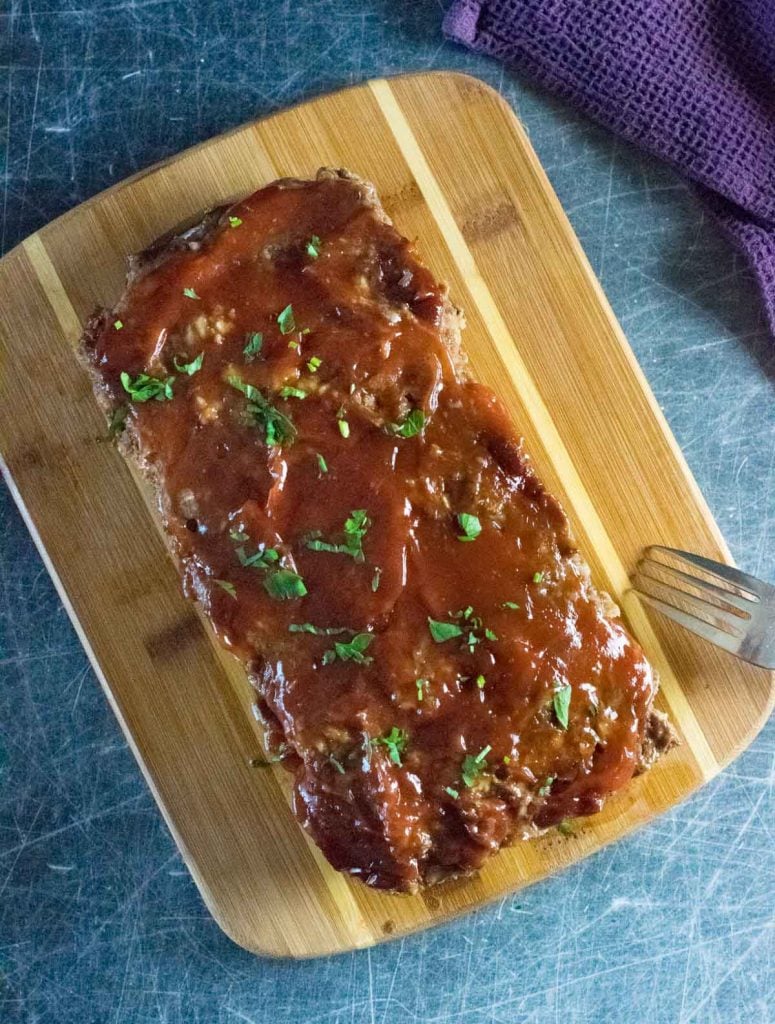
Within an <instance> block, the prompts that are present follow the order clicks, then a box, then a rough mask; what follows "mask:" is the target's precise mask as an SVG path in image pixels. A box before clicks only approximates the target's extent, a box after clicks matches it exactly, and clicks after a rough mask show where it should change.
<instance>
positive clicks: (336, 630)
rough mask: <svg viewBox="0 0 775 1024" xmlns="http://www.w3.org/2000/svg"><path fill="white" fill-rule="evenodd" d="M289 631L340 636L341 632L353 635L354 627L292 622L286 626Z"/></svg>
mask: <svg viewBox="0 0 775 1024" xmlns="http://www.w3.org/2000/svg"><path fill="white" fill-rule="evenodd" d="M288 632H289V633H311V634H312V635H313V636H340V635H341V634H342V633H349V634H350V636H354V635H355V630H354V629H348V628H347V626H314V625H313V624H312V623H311V622H292V623H291V624H290V625H289V626H288Z"/></svg>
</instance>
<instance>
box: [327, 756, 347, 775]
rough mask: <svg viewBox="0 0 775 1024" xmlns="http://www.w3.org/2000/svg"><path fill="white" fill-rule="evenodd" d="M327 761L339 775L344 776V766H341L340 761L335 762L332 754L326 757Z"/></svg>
mask: <svg viewBox="0 0 775 1024" xmlns="http://www.w3.org/2000/svg"><path fill="white" fill-rule="evenodd" d="M328 760H329V761H330V762H331V764H332V765H333V766H334V768H336V770H337V771H338V772H339V774H340V775H344V766H343V765H342V762H341V761H337V759H336V758H335V757H334V755H333V754H329V755H328Z"/></svg>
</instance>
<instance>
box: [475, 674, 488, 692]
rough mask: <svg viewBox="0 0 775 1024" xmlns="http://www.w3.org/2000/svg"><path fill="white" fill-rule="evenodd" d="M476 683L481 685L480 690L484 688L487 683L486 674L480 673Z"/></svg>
mask: <svg viewBox="0 0 775 1024" xmlns="http://www.w3.org/2000/svg"><path fill="white" fill-rule="evenodd" d="M476 685H477V686H478V687H479V689H480V690H483V689H484V688H485V686H486V685H487V680H486V679H485V677H484V676H482V675H479V676H477V677H476Z"/></svg>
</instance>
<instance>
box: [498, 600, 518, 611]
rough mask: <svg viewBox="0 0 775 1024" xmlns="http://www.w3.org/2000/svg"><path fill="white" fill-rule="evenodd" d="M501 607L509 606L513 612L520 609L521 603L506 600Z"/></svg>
mask: <svg viewBox="0 0 775 1024" xmlns="http://www.w3.org/2000/svg"><path fill="white" fill-rule="evenodd" d="M501 608H509V609H510V610H511V611H513V612H518V611H519V605H518V604H517V603H516V601H504V602H503V604H502V605H501Z"/></svg>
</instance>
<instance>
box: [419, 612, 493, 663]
mask: <svg viewBox="0 0 775 1024" xmlns="http://www.w3.org/2000/svg"><path fill="white" fill-rule="evenodd" d="M450 618H452V619H457V620H458V622H439V621H438V620H437V619H431V618H430V617H429V618H428V629H429V630H430V632H431V636H432V637H433V639H434V640H435V641H436V643H437V644H441V643H444V641H445V640H453V639H454V638H455V637H458V636H462V637H464V640H463V645H462V646H463V647H467V648H468V650H469V652H470V653H471V654H473V652H474V648H475V647H476V645H477V644H479V643H481V641H482V640H483V639H486V640H497V639H498V637H497V636H496V635H495V633H493V631H492V630H491V629H488V628H486V627H484V625H483V623H482V620H481V619H480V618H479V617H478V616H476V615H474V610H473V608H472V607H471V606H470V605H469V607H468V608H464V609H463V610H462V611H459V612H454V614H451V615H450Z"/></svg>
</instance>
